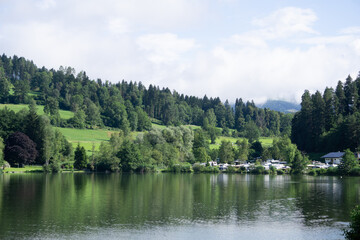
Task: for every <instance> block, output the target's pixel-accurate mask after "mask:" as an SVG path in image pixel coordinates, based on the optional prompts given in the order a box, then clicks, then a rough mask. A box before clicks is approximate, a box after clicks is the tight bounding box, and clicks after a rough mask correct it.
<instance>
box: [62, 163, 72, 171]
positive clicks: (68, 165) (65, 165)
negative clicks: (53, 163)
mask: <svg viewBox="0 0 360 240" xmlns="http://www.w3.org/2000/svg"><path fill="white" fill-rule="evenodd" d="M62 168H65V169H66V170H71V171H72V170H74V165H73V164H72V163H70V162H67V163H64V164H63V165H62Z"/></svg>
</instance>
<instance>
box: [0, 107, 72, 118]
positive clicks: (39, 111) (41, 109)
mask: <svg viewBox="0 0 360 240" xmlns="http://www.w3.org/2000/svg"><path fill="white" fill-rule="evenodd" d="M5 107H7V108H8V109H10V110H13V111H14V112H19V111H20V110H22V109H24V108H25V109H29V107H28V105H26V104H0V109H3V108H5ZM36 112H37V114H39V115H43V114H45V113H44V106H42V105H38V106H37V111H36ZM59 113H60V117H61V118H62V119H65V120H67V119H70V118H72V117H73V116H74V113H73V112H71V111H65V110H59Z"/></svg>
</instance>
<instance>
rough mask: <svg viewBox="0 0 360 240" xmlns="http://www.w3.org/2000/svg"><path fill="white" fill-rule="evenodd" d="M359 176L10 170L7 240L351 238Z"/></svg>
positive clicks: (4, 213) (4, 187) (0, 191)
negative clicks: (345, 231) (346, 234)
mask: <svg viewBox="0 0 360 240" xmlns="http://www.w3.org/2000/svg"><path fill="white" fill-rule="evenodd" d="M359 202H360V178H358V177H348V178H340V177H311V176H289V175H284V176H270V175H239V174H170V173H159V174H143V175H140V174H99V173H98V174H83V173H63V174H34V173H32V174H2V175H0V239H7V238H8V239H100V238H102V239H343V236H342V229H343V228H345V227H346V226H347V225H348V222H349V221H350V218H349V212H350V211H351V209H352V208H353V207H354V206H355V205H356V204H359Z"/></svg>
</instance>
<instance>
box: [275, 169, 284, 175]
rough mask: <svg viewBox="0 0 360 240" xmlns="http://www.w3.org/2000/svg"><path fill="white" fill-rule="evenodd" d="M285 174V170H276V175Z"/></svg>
mask: <svg viewBox="0 0 360 240" xmlns="http://www.w3.org/2000/svg"><path fill="white" fill-rule="evenodd" d="M284 173H285V172H284V170H282V169H277V170H276V174H277V175H282V174H284Z"/></svg>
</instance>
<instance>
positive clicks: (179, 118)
mask: <svg viewBox="0 0 360 240" xmlns="http://www.w3.org/2000/svg"><path fill="white" fill-rule="evenodd" d="M359 84H360V80H359V78H357V79H356V80H355V81H352V79H351V78H348V79H347V80H346V84H345V86H344V87H341V86H342V85H341V82H340V83H339V84H338V87H337V90H336V92H335V93H334V92H333V91H332V90H331V89H326V91H325V93H324V96H321V94H319V92H317V93H316V94H314V95H312V96H310V94H309V92H308V91H305V93H304V95H303V102H302V108H301V111H300V112H299V113H296V114H295V117H294V118H293V116H294V114H284V113H280V112H277V111H272V110H269V109H266V108H265V109H261V108H257V107H256V106H255V104H254V103H253V102H252V101H247V102H246V103H245V102H243V101H242V99H241V98H239V99H236V101H235V105H234V107H231V106H230V104H229V102H228V101H227V100H226V101H225V102H224V103H223V102H222V101H221V100H220V99H219V98H208V97H207V96H206V95H205V96H204V97H203V98H198V97H194V96H186V95H183V94H179V93H177V92H176V91H175V90H174V91H173V92H171V91H170V90H169V89H167V88H163V89H160V88H159V87H156V86H152V85H150V86H149V87H148V88H146V87H145V86H143V85H142V84H141V82H139V83H136V82H135V83H133V82H130V83H128V82H126V81H122V82H118V83H116V84H113V83H110V82H108V81H105V82H103V81H102V80H101V79H97V80H96V81H95V80H91V79H89V78H88V76H87V75H86V73H85V72H79V73H78V74H76V73H75V70H74V69H73V68H71V67H65V68H64V67H60V69H59V70H54V69H50V70H48V69H46V68H45V67H42V68H38V67H37V66H36V65H35V64H34V63H33V62H32V61H28V60H26V59H24V58H22V57H20V58H19V57H17V56H14V57H7V56H6V55H4V54H3V55H2V56H1V60H0V90H1V91H0V103H1V104H0V137H1V139H0V150H1V151H0V152H1V156H0V161H3V160H6V161H7V162H8V163H9V164H10V165H11V166H16V167H21V166H22V165H29V164H30V165H32V164H35V165H43V170H44V171H47V172H58V171H62V170H73V169H79V170H83V169H86V170H87V171H114V172H117V171H130V172H146V171H159V170H165V171H173V172H191V171H193V172H218V171H220V169H216V167H211V166H209V164H208V163H209V162H211V161H214V160H215V161H217V162H218V163H223V164H230V166H229V167H228V168H227V172H239V173H245V172H251V173H255V174H267V173H271V174H283V173H309V174H312V175H321V174H327V173H328V174H345V175H356V174H357V172H360V171H359V170H358V163H356V164H350V165H349V166H350V167H349V168H348V169H347V170H346V171H344V170H342V169H341V168H339V169H337V170H336V171H335V170H333V169H328V170H309V169H307V165H308V163H309V162H310V160H309V157H308V155H307V154H306V153H307V152H309V151H312V150H315V151H317V152H319V151H325V150H328V149H330V147H331V146H332V145H331V143H332V142H333V140H331V139H334V137H335V136H336V137H337V138H338V139H341V137H348V135H346V134H351V133H353V134H354V136H352V138H350V139H351V140H349V141H351V144H350V143H347V144H346V145H344V144H343V143H342V144H343V145H339V144H335V145H334V146H336V147H337V149H339V150H343V149H345V148H347V147H346V146H348V148H350V150H351V151H355V150H356V149H357V146H358V145H359V143H358V137H357V134H358V132H360V131H357V129H358V125H359V122H360V121H356V119H357V115H358V114H359V113H358V112H357V109H358V105H360V101H359V100H358V97H357V96H358V95H357V94H358V90H357V89H359V88H357V85H359ZM341 91H343V93H344V94H342V93H341ZM343 95H344V96H345V97H344V98H340V97H341V96H343ZM327 109H333V111H332V113H331V114H332V115H331V114H330V115H329V113H328V112H327ZM318 113H319V114H318ZM325 113H326V114H328V115H326V114H325ZM327 117H330V120H331V121H330V120H329V121H328V118H327ZM309 129H311V132H310V130H309ZM340 132H341V133H344V134H345V135H344V134H343V135H341V134H339V133H340ZM309 133H310V135H307V134H309ZM316 134H317V135H316ZM329 136H332V137H329ZM289 137H291V140H292V141H291V140H290V138H289ZM309 139H311V140H312V141H313V143H314V144H313V145H311V146H312V147H309V141H307V140H309ZM305 140H306V141H305ZM320 140H321V141H320ZM304 141H305V143H306V144H305V143H304ZM317 141H320V142H321V143H318V142H317ZM338 141H339V140H338ZM325 143H326V144H325ZM335 143H339V142H335ZM295 144H297V145H295ZM324 144H325V145H326V147H327V148H322V146H323V145H324ZM298 146H299V149H298ZM340 147H342V148H341V149H340ZM350 150H349V151H350ZM310 153H311V152H310ZM315 155H316V153H315V154H313V153H311V154H310V156H315ZM267 159H278V160H281V161H283V162H286V165H287V166H288V167H289V170H286V169H285V170H284V171H283V170H281V169H269V170H267V169H263V168H262V166H261V165H260V163H261V161H262V160H267ZM235 160H237V161H238V162H239V161H240V162H246V161H253V162H254V167H252V169H250V170H249V169H247V170H246V171H245V170H244V169H243V168H241V167H239V168H235V167H234V166H232V165H231V164H234V161H235ZM2 165H3V164H2Z"/></svg>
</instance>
